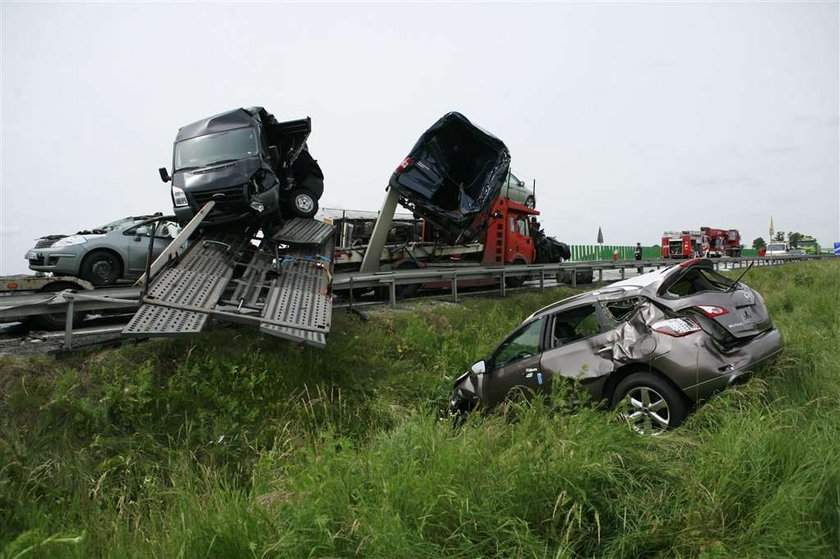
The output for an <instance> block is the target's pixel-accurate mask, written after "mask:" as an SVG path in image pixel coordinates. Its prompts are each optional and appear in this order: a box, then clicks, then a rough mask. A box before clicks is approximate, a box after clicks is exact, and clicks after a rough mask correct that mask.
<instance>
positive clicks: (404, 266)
mask: <svg viewBox="0 0 840 559" xmlns="http://www.w3.org/2000/svg"><path fill="white" fill-rule="evenodd" d="M417 269H418V266H417V263H416V262H414V261H413V260H399V261H397V262H395V263H394V264H393V265H386V266H383V267H382V271H383V272H388V271H391V270H394V271H396V270H417ZM422 287H423V284H422V283H409V284H405V285H398V286H396V288H395V291H396V293H395V295H396V297H397V299H411V298H413V297H417V294H418V293H419V292H420V289H421V288H422ZM379 295H380V297H381V298H382V299H388V298H390V296H391V294H390V289H389V288H388V286H382V287H381V288H380V289H379Z"/></svg>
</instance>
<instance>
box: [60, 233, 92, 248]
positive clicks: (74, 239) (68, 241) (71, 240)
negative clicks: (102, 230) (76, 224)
mask: <svg viewBox="0 0 840 559" xmlns="http://www.w3.org/2000/svg"><path fill="white" fill-rule="evenodd" d="M86 242H87V239H86V238H85V237H83V236H82V235H70V236H69V237H64V238H63V239H59V240H57V241H56V242H55V243H53V245H52V247H51V248H61V247H69V246H72V245H80V244H82V243H86Z"/></svg>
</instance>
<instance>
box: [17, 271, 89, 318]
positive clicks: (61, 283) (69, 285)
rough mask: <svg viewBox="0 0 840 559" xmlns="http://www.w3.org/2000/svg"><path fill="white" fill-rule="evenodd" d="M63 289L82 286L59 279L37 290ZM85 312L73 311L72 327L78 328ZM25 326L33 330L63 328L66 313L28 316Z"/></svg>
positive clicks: (45, 291) (77, 288)
mask: <svg viewBox="0 0 840 559" xmlns="http://www.w3.org/2000/svg"><path fill="white" fill-rule="evenodd" d="M65 289H76V290H81V289H84V288H83V287H82V286H81V285H79V284H77V283H72V282H69V281H59V282H55V283H51V284H49V285H47V286H45V287H43V288H42V289H39V290H38V291H39V292H41V293H57V292H59V291H64V290H65ZM85 314H87V313H85V312H81V311H80V312H74V313H73V328H78V327H79V326H81V325H82V321H83V320H84V318H85ZM26 326H27V327H29V328H31V329H33V330H64V328H65V327H66V326H67V313H63V312H62V313H53V314H39V315H35V316H30V317H29V318H28V319H27V320H26Z"/></svg>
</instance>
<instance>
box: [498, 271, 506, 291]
mask: <svg viewBox="0 0 840 559" xmlns="http://www.w3.org/2000/svg"><path fill="white" fill-rule="evenodd" d="M499 293H500V294H501V296H502V297H504V296H505V269H504V268H502V274H501V276H499Z"/></svg>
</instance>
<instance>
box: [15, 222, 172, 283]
mask: <svg viewBox="0 0 840 559" xmlns="http://www.w3.org/2000/svg"><path fill="white" fill-rule="evenodd" d="M160 220H161V214H155V215H143V216H135V217H125V218H123V219H118V220H117V221H113V222H111V223H106V224H105V225H102V226H100V227H96V228H94V229H90V230H85V231H79V232H78V233H76V234H75V235H47V236H45V237H41V238H40V239H37V241H36V243H35V246H34V247H33V248H32V249H31V250H29V251H28V252H27V253H26V259H27V260H28V261H29V269H30V270H34V271H36V272H52V273H54V274H57V275H65V276H75V277H78V278H82V279H84V280H87V281H89V282H91V283H92V284H94V285H112V284H114V283H116V282H117V281H118V280H120V279H128V280H131V279H136V278H139V277H140V276H141V275H143V272H144V270H145V267H146V257H147V254H148V251H149V241H150V238H151V235H152V224H153V222H154V221H158V225H157V228H156V230H155V237H154V240H153V249H152V258H156V257H157V256H158V255H159V254H160V253H161V252H162V251H163V249H165V248H166V246H167V245H168V244H169V243H170V242H171V241H172V239H174V238H175V237H176V236H177V235H178V233H179V232H180V231H181V226H180V225H178V222H177V221H175V218H174V217H172V218H171V219H165V220H163V221H160Z"/></svg>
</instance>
